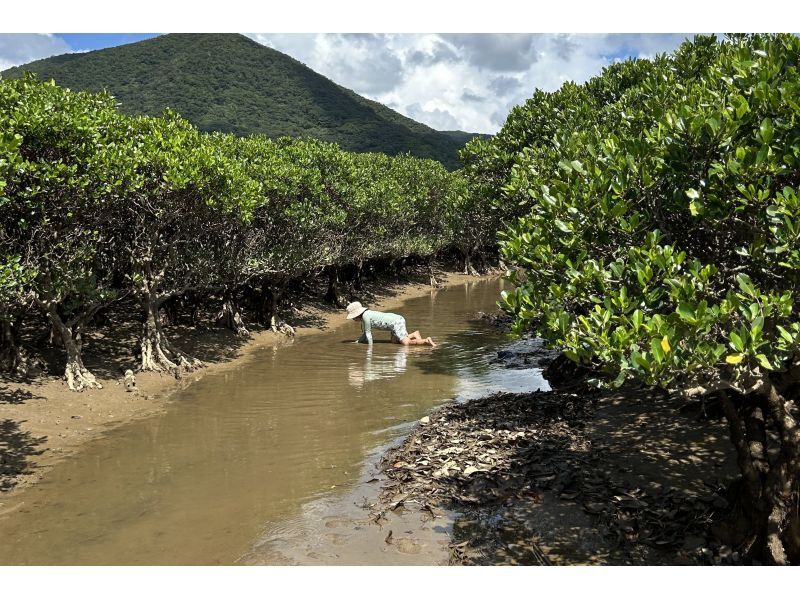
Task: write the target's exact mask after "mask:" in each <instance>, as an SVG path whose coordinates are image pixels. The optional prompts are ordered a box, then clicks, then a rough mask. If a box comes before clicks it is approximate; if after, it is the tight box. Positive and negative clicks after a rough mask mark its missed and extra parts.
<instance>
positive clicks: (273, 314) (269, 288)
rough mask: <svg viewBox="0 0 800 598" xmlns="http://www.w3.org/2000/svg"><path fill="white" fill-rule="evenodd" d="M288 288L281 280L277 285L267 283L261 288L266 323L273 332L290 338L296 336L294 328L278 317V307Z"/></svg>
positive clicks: (262, 310) (262, 308)
mask: <svg viewBox="0 0 800 598" xmlns="http://www.w3.org/2000/svg"><path fill="white" fill-rule="evenodd" d="M285 288H286V283H285V281H283V280H281V281H280V282H278V283H277V284H273V283H270V282H269V281H265V282H264V283H263V284H262V286H261V297H262V303H261V313H262V317H263V318H264V323H265V324H266V325H267V326H268V327H269V328H270V330H272V331H273V332H279V333H283V334H286V335H288V336H294V334H295V331H294V328H292V327H291V326H289V325H288V324H287V323H286V322H284V321H283V320H282V319H281V317H280V316H279V315H278V306H279V304H280V300H281V297H282V296H283V291H284V289H285Z"/></svg>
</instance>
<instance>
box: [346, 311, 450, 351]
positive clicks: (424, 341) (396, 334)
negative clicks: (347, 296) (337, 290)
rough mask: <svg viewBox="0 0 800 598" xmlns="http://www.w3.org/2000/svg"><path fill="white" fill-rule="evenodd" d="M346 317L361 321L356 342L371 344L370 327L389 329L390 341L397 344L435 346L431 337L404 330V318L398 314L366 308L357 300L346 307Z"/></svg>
mask: <svg viewBox="0 0 800 598" xmlns="http://www.w3.org/2000/svg"><path fill="white" fill-rule="evenodd" d="M346 310H347V319H348V320H355V321H356V322H361V329H362V330H363V334H362V335H361V337H360V338H359V339H358V340H357V341H356V342H357V343H369V344H370V345H371V344H372V329H373V328H377V329H378V330H389V331H390V332H391V333H392V337H391V341H392V342H393V343H397V344H398V345H406V346H408V345H428V346H429V347H435V346H436V343H434V342H433V340H432V339H431V337H427V338H422V335H421V334H420V333H419V330H415V331H414V332H412V333H411V334H409V333H408V330H406V319H405V318H404V317H403V316H401V315H399V314H390V313H386V312H382V311H375V310H373V309H367V308H366V307H364V306H363V305H361V303H359V302H358V301H355V302H353V303H351V304H349V305H348V306H347V308H346Z"/></svg>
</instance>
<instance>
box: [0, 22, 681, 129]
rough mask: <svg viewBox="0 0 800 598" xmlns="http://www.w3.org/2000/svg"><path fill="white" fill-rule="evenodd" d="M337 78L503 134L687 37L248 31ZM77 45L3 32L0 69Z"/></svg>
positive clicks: (437, 124)
mask: <svg viewBox="0 0 800 598" xmlns="http://www.w3.org/2000/svg"><path fill="white" fill-rule="evenodd" d="M249 35H250V37H251V38H252V39H254V40H255V41H257V42H259V43H261V44H264V45H266V46H270V47H272V48H274V49H276V50H279V51H281V52H284V53H286V54H288V55H289V56H292V57H293V58H295V59H297V60H299V61H300V62H302V63H304V64H306V65H307V66H308V67H310V68H311V69H313V70H315V71H317V72H318V73H320V74H322V75H324V76H325V77H328V78H329V79H331V80H333V81H335V82H336V83H338V84H340V85H342V86H344V87H347V88H349V89H352V90H354V91H355V92H356V93H359V94H361V95H363V96H365V97H368V98H370V99H373V100H377V101H379V102H381V103H383V104H386V105H387V106H389V107H391V108H393V109H394V110H397V111H398V112H400V113H402V114H404V115H406V116H408V117H410V118H413V119H415V120H419V121H420V122H423V123H425V124H427V125H429V126H431V127H433V128H435V129H440V130H443V129H461V130H463V131H469V132H474V133H494V132H496V131H497V130H498V129H499V128H500V127H501V126H502V125H503V123H504V121H505V119H506V116H507V115H508V112H509V110H510V109H511V108H512V107H513V106H515V105H517V104H521V103H523V102H524V101H525V100H526V99H528V98H529V97H530V96H531V95H532V94H533V91H534V90H535V89H536V88H540V89H544V90H547V91H553V90H555V89H558V87H560V86H561V85H562V84H563V83H564V82H565V81H568V80H574V81H577V82H579V83H580V82H583V81H586V80H587V79H589V78H590V77H592V76H594V75H597V74H599V73H600V70H601V69H602V68H603V67H604V66H607V65H608V64H610V63H612V62H613V61H615V60H619V59H621V58H626V57H628V56H635V57H642V58H650V57H652V56H654V55H655V54H657V53H662V52H667V51H671V50H673V49H675V48H676V47H677V46H678V45H679V44H680V43H681V41H683V39H684V38H685V37H686V35H684V34H549V33H548V34H528V33H524V34H497V33H495V34H481V33H476V34H372V33H368V34H339V33H336V34H323V33H303V34H292V33H279V34H271V33H270V34H264V33H257V34H249ZM71 51H72V50H71V49H70V47H69V46H68V45H67V43H66V42H65V41H64V40H63V39H61V38H58V37H55V36H52V35H48V34H27V33H22V34H0V70H2V69H6V68H9V67H11V66H16V65H19V64H24V63H27V62H30V61H32V60H37V59H39V58H44V57H47V56H52V55H54V54H63V53H66V52H71Z"/></svg>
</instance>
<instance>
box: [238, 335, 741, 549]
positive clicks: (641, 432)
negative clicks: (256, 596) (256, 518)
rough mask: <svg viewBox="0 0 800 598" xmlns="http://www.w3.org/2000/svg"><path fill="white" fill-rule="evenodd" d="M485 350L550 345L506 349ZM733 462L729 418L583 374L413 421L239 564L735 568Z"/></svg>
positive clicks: (509, 363) (507, 358)
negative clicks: (300, 530)
mask: <svg viewBox="0 0 800 598" xmlns="http://www.w3.org/2000/svg"><path fill="white" fill-rule="evenodd" d="M489 360H490V361H493V362H495V363H497V362H502V363H505V365H506V367H509V368H521V367H532V366H537V365H542V363H540V362H539V361H538V360H541V361H542V362H545V363H550V362H551V360H552V355H551V354H549V353H547V352H546V351H542V350H541V349H538V348H537V347H536V346H535V345H534V346H533V347H531V346H530V344H528V345H527V346H525V347H523V348H520V347H516V348H515V347H514V346H513V345H512V346H510V347H508V348H506V349H504V350H501V351H499V352H498V353H497V355H496V356H495V357H490V358H489ZM546 372H547V370H545V375H546ZM551 374H552V376H553V378H554V379H555V378H556V377H562V378H563V375H562V376H557V375H556V372H554V371H553V370H552V369H551ZM737 472H738V470H737V467H736V462H735V452H734V451H733V450H732V447H731V446H730V442H729V440H728V437H727V432H726V426H725V424H724V421H723V420H722V418H721V417H719V415H718V414H714V413H711V412H706V411H705V410H704V409H703V408H702V406H701V405H700V404H689V403H687V404H683V405H677V404H676V403H675V402H674V401H672V400H670V399H669V398H668V397H666V396H665V395H664V394H663V393H660V392H654V391H652V390H649V389H633V388H631V389H625V390H622V391H618V392H613V393H611V392H602V393H601V392H599V391H596V390H593V389H591V388H589V387H587V386H585V385H582V384H576V385H573V386H571V387H569V386H568V387H566V388H564V387H562V388H560V389H559V390H551V391H544V392H542V391H536V392H528V393H507V392H500V393H495V394H493V395H490V396H486V397H483V398H479V399H475V400H470V401H453V402H450V403H448V404H446V405H444V406H442V407H440V408H438V409H436V410H434V411H433V412H432V413H431V414H429V415H427V416H425V417H423V418H422V419H421V420H420V421H419V422H418V423H417V424H416V426H415V427H414V428H413V429H410V430H409V434H408V436H407V437H406V438H405V439H404V440H403V441H402V443H399V444H396V445H395V446H393V447H389V448H388V450H385V451H384V452H383V453H382V455H380V456H378V455H376V456H375V458H374V459H373V461H372V463H371V464H370V466H369V467H368V468H367V470H366V471H365V473H364V476H363V478H362V480H361V482H360V483H359V484H358V485H356V486H354V487H353V488H352V489H351V490H350V491H349V492H348V493H347V494H346V495H345V496H344V497H340V498H339V499H338V500H330V499H327V500H323V501H318V502H316V503H313V504H311V505H309V508H308V509H307V511H306V513H304V521H305V524H304V525H306V526H307V527H308V528H313V529H314V530H315V531H314V533H313V534H305V537H306V538H305V540H300V539H298V538H294V539H293V538H287V537H281V535H280V534H279V533H278V534H276V533H272V534H268V535H267V536H265V538H264V541H263V542H262V543H261V545H260V546H259V547H258V548H257V549H256V550H255V551H254V553H253V554H251V555H248V557H246V558H245V559H244V562H248V563H254V564H261V563H266V562H284V563H287V564H334V563H343V564H344V563H347V564H356V563H369V564H390V563H391V564H397V563H404V564H468V565H476V564H477V565H488V564H521V565H551V564H554V565H569V564H611V565H622V564H637V565H645V564H651V565H654V564H658V565H663V564H671V565H682V564H737V563H739V562H741V556H740V555H739V554H737V553H736V552H735V551H734V550H732V549H731V547H730V546H728V545H726V544H725V541H724V539H721V538H722V537H724V528H725V525H726V521H728V520H729V518H730V516H731V514H732V513H734V512H735V506H734V505H731V499H730V497H729V496H728V495H727V490H726V488H727V486H728V485H729V483H730V481H731V480H733V479H734V478H735V477H736V476H737ZM734 518H735V513H734ZM314 522H315V523H314ZM309 538H313V540H309Z"/></svg>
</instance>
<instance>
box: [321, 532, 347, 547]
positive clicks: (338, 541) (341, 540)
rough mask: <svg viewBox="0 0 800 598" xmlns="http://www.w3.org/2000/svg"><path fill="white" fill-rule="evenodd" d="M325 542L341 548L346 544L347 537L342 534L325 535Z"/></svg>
mask: <svg viewBox="0 0 800 598" xmlns="http://www.w3.org/2000/svg"><path fill="white" fill-rule="evenodd" d="M325 540H326V541H327V542H330V543H331V544H334V545H335V546H341V545H342V544H346V543H347V540H348V537H347V536H346V535H344V534H325Z"/></svg>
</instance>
